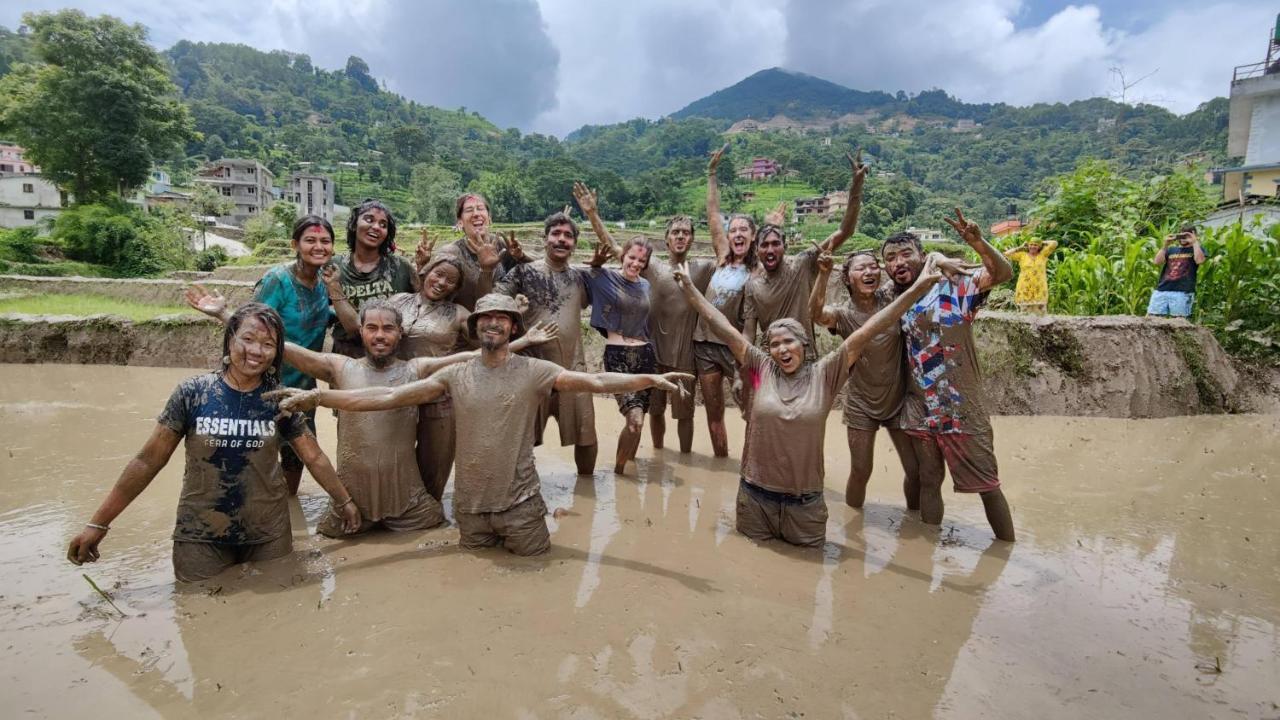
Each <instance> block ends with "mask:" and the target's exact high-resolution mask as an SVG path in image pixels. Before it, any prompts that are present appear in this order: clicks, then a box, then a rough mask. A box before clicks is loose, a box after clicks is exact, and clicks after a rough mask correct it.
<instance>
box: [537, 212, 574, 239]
mask: <svg viewBox="0 0 1280 720" xmlns="http://www.w3.org/2000/svg"><path fill="white" fill-rule="evenodd" d="M557 225H568V226H569V231H570V232H572V233H573V239H574V240H577V239H578V223H576V222H574V221H573V218H571V217H569V216H568V215H565V214H564V213H562V212H553V213H551V214H550V215H548V216H547V219H546V220H543V221H542V237H544V238H545V237H546V236H547V235H549V234H551V228H553V227H556V226H557Z"/></svg>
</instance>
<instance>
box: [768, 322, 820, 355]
mask: <svg viewBox="0 0 1280 720" xmlns="http://www.w3.org/2000/svg"><path fill="white" fill-rule="evenodd" d="M779 330H785V331H787V332H789V333H791V334H792V335H794V336H795V338H796V339H797V340H799V341H800V344H801V345H803V346H805V347H806V348H807V347H809V346H810V345H812V344H813V340H811V339H810V338H809V333H807V332H805V331H804V326H803V325H801V324H800V321H799V320H796V319H795V318H778V319H777V320H774V321H773V322H771V323H769V327H768V328H767V329H766V330H765V331H764V342H765V345H766V346H767V345H768V344H769V338H771V337H773V334H774V333H775V332H777V331H779ZM805 354H806V355H808V353H805Z"/></svg>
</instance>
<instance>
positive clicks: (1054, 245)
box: [1040, 240, 1058, 257]
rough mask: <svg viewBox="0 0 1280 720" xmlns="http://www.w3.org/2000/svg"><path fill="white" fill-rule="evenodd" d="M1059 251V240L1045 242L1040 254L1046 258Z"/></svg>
mask: <svg viewBox="0 0 1280 720" xmlns="http://www.w3.org/2000/svg"><path fill="white" fill-rule="evenodd" d="M1057 249H1058V241H1057V240H1045V241H1044V246H1043V247H1041V248H1040V252H1042V253H1044V255H1045V257H1048V256H1050V255H1052V254H1053V251H1054V250H1057Z"/></svg>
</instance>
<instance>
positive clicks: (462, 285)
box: [416, 193, 529, 311]
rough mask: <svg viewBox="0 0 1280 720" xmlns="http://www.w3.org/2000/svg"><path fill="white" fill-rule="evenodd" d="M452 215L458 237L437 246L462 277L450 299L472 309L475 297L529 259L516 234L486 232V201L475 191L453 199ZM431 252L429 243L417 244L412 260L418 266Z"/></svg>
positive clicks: (487, 223)
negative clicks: (450, 260)
mask: <svg viewBox="0 0 1280 720" xmlns="http://www.w3.org/2000/svg"><path fill="white" fill-rule="evenodd" d="M454 216H455V217H456V218H457V221H458V222H457V226H458V227H459V228H460V229H461V230H462V237H460V238H458V239H457V240H455V241H454V242H451V243H449V244H448V245H446V246H444V247H443V248H441V249H440V254H442V255H448V256H449V257H452V258H454V259H455V260H457V261H458V263H459V265H460V266H461V267H462V279H461V281H460V282H459V284H458V291H457V294H456V295H455V296H454V302H456V303H458V304H459V305H461V306H462V307H464V308H466V309H467V310H468V311H470V310H473V309H475V306H476V300H479V299H480V298H481V297H482V296H484V295H486V294H488V292H489V291H490V290H492V289H493V282H494V280H496V279H497V278H498V277H501V275H502V274H503V273H505V272H506V271H508V270H510V269H511V268H513V267H515V266H516V265H517V264H519V263H525V262H529V258H528V257H527V256H526V255H525V254H524V250H523V249H522V248H521V247H520V243H519V242H518V241H517V240H516V234H515V233H514V232H511V233H509V234H508V235H507V237H505V238H503V237H500V236H498V235H495V234H492V233H490V232H489V225H490V224H491V222H492V219H491V218H490V217H489V201H488V200H486V199H485V197H484V196H483V195H481V194H479V193H466V194H463V195H460V196H459V197H458V200H457V201H456V202H455V203H454ZM433 257H435V256H434V255H432V251H431V248H430V247H424V246H423V245H419V246H418V252H417V255H416V262H417V263H418V265H419V267H421V266H423V265H425V264H426V263H427V262H428V261H430V260H431V259H432V258H433Z"/></svg>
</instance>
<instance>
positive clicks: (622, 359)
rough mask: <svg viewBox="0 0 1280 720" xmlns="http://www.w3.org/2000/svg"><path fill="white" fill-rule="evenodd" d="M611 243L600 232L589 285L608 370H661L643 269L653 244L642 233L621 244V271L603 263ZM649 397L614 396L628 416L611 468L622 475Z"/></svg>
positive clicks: (593, 321) (636, 372)
mask: <svg viewBox="0 0 1280 720" xmlns="http://www.w3.org/2000/svg"><path fill="white" fill-rule="evenodd" d="M574 229H575V230H576V229H577V228H576V226H574ZM606 232H607V231H606ZM613 247H614V246H613V240H612V239H611V238H608V237H602V238H601V239H600V242H599V243H598V244H597V245H596V250H595V254H594V255H593V256H592V258H591V262H590V265H591V269H590V270H588V271H587V272H586V281H587V287H589V288H590V289H591V327H593V328H595V329H596V331H597V332H599V333H600V334H601V335H603V336H604V337H605V341H604V369H605V372H615V373H627V374H630V375H650V374H653V373H654V372H656V371H657V365H658V358H657V356H656V355H655V354H654V348H653V343H652V342H651V341H650V339H649V281H648V280H645V279H644V278H642V277H640V273H642V272H644V269H645V268H646V267H647V266H648V265H649V258H650V257H651V256H652V255H653V247H652V246H651V245H649V241H648V240H647V239H645V237H644V236H643V235H637V236H635V237H633V238H631V239H630V240H627V241H626V242H625V243H623V245H622V247H621V249H620V252H621V254H622V259H621V261H620V262H621V264H622V271H621V272H619V271H617V270H613V269H611V268H607V267H604V264H605V262H606V261H608V259H609V257H610V256H612V255H613ZM649 397H650V391H649V390H648V389H645V390H638V391H635V392H628V393H622V394H619V395H615V396H614V399H616V400H617V401H618V410H619V412H621V413H622V416H623V417H624V418H626V425H625V426H623V428H622V435H621V436H620V437H619V438H618V451H617V454H616V456H615V459H614V467H613V471H614V472H615V473H616V474H618V475H621V474H623V473H624V472H625V471H626V467H627V461H629V460H633V459H635V456H636V449H637V448H639V447H640V434H641V432H642V431H643V430H644V416H645V415H646V414H647V413H648V412H649Z"/></svg>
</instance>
